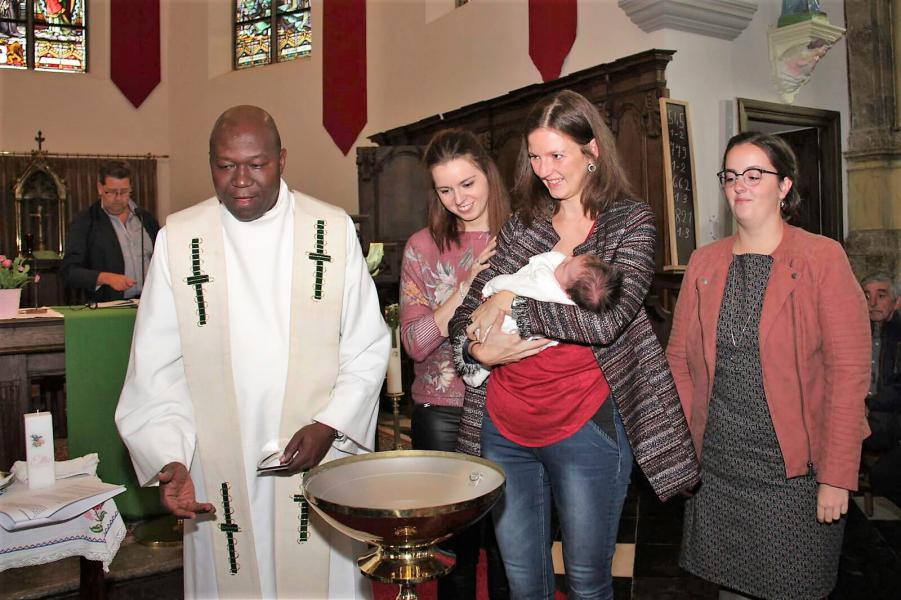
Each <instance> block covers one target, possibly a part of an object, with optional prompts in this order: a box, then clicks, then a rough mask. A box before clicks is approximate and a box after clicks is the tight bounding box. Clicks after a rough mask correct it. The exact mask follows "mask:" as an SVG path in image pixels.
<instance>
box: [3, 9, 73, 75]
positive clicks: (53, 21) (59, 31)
mask: <svg viewBox="0 0 901 600" xmlns="http://www.w3.org/2000/svg"><path fill="white" fill-rule="evenodd" d="M85 2H86V0H0V68H4V69H34V70H36V71H65V72H72V73H84V72H85V71H87V53H86V48H87V25H86V23H87V20H86V19H85Z"/></svg>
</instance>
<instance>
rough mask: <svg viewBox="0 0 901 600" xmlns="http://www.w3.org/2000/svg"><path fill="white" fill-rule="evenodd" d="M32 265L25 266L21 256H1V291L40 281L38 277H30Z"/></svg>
mask: <svg viewBox="0 0 901 600" xmlns="http://www.w3.org/2000/svg"><path fill="white" fill-rule="evenodd" d="M29 271H31V265H26V264H25V259H24V258H22V257H21V256H17V257H16V258H7V257H6V256H4V255H2V254H0V290H8V289H15V288H20V287H24V286H25V284H27V283H30V282H32V281H34V282H35V283H37V282H38V281H39V280H40V277H39V276H38V275H34V276H32V275H29V274H28V273H29Z"/></svg>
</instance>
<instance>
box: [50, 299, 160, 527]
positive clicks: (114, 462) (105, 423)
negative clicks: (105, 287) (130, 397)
mask: <svg viewBox="0 0 901 600" xmlns="http://www.w3.org/2000/svg"><path fill="white" fill-rule="evenodd" d="M55 310H58V311H59V312H61V313H62V314H63V316H64V317H65V319H64V321H63V323H64V326H65V338H66V422H67V426H68V429H69V456H72V457H76V456H83V455H85V454H88V453H90V452H96V453H97V454H98V455H99V456H100V466H99V467H98V468H97V476H98V477H100V479H102V480H103V481H105V482H107V483H116V484H120V485H124V486H125V487H126V489H127V491H126V492H124V493H122V494H120V495H118V496H116V505H117V506H118V507H119V511H120V512H121V513H122V516H123V517H125V518H126V519H130V520H135V519H146V518H148V517H152V516H156V515H162V514H166V510H165V509H164V508H163V506H162V505H161V504H160V501H159V488H156V487H152V488H142V487H141V486H140V484H139V483H138V481H137V479H136V478H135V473H134V469H133V468H132V465H131V458H130V457H129V455H128V450H127V449H126V448H125V445H124V444H123V443H122V439H121V438H120V437H119V432H118V431H117V430H116V423H115V420H114V416H115V413H116V404H118V402H119V393H120V392H121V391H122V384H123V382H124V381H125V371H126V369H127V368H128V354H129V351H130V350H131V336H132V329H133V328H134V323H135V315H136V314H137V310H136V309H135V308H101V309H94V310H90V309H85V308H81V307H77V308H76V307H62V308H59V307H58V308H55Z"/></svg>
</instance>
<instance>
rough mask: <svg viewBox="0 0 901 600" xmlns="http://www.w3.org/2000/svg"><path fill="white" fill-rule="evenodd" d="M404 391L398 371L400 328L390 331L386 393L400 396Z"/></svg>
mask: <svg viewBox="0 0 901 600" xmlns="http://www.w3.org/2000/svg"><path fill="white" fill-rule="evenodd" d="M403 391H404V385H403V378H402V377H401V371H400V327H395V328H394V329H392V330H391V354H390V355H389V357H388V393H389V394H401V393H403Z"/></svg>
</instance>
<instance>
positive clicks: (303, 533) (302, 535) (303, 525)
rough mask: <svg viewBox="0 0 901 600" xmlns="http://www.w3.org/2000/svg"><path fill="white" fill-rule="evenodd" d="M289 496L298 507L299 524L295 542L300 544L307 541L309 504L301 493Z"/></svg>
mask: <svg viewBox="0 0 901 600" xmlns="http://www.w3.org/2000/svg"><path fill="white" fill-rule="evenodd" d="M291 498H292V500H294V502H297V504H298V508H300V515H299V516H298V517H297V520H298V521H299V522H300V525H298V526H297V535H298V537H297V543H298V544H302V543H304V542H306V541H307V539H308V536H309V533H308V531H307V527H308V526H309V524H310V505H309V504H307V499H306V498H304V497H303V494H294V495H293V496H292V497H291Z"/></svg>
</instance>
